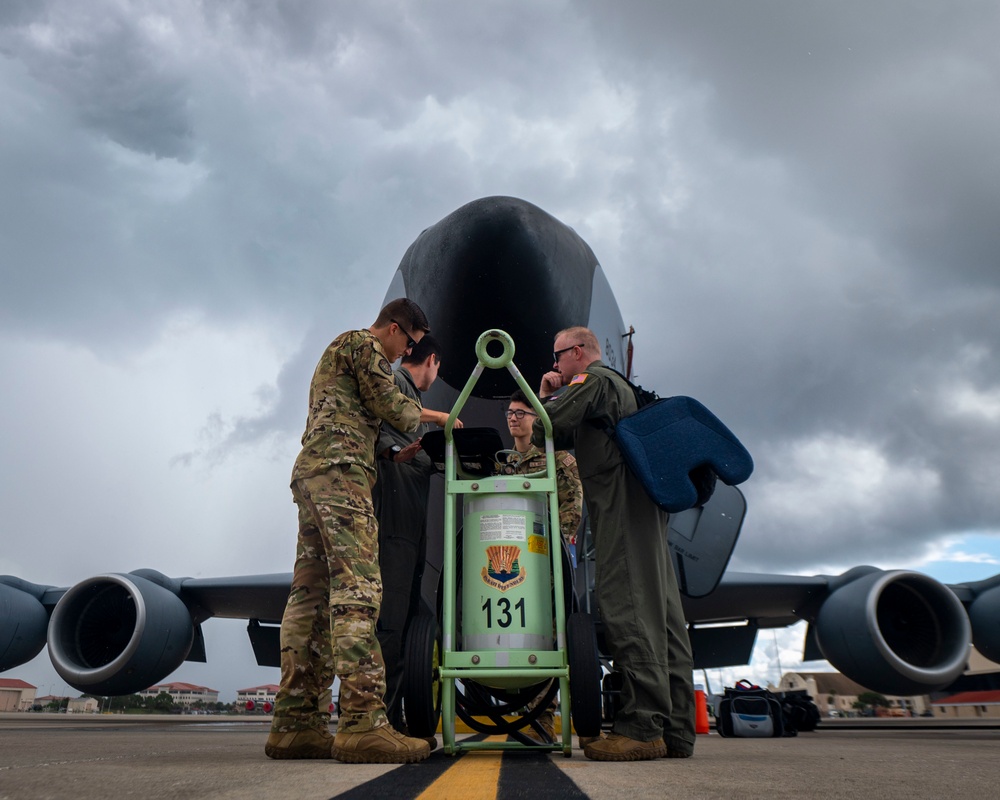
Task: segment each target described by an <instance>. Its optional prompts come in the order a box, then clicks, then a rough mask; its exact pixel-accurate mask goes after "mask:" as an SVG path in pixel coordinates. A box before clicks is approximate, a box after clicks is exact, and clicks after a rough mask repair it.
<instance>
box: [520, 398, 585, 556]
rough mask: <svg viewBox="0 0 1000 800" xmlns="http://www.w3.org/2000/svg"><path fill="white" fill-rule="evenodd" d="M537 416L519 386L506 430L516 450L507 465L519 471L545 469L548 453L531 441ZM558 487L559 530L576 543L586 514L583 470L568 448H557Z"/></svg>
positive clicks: (564, 536) (572, 542) (571, 542)
mask: <svg viewBox="0 0 1000 800" xmlns="http://www.w3.org/2000/svg"><path fill="white" fill-rule="evenodd" d="M537 417H538V415H537V414H536V413H535V412H534V411H533V410H532V409H531V404H530V403H529V402H528V398H527V397H525V395H524V392H522V391H521V390H520V389H517V390H516V391H515V392H514V394H512V395H511V398H510V404H509V405H508V406H507V430H509V431H510V435H511V436H512V437H513V438H514V449H515V450H517V452H518V455H514V454H513V453H512V454H511V455H510V456H509V457H508V459H507V463H508V464H516V465H517V471H518V472H521V473H524V472H540V471H541V470H544V469H545V452H544V451H543V450H539V449H538V448H537V447H535V446H534V445H533V444H532V443H531V425H532V423H533V422H534V421H535V419H536V418H537ZM556 488H557V489H558V494H559V530H560V531H561V532H562V535H563V538H564V539H566V540H567V541H568V542H570V544H575V543H576V531H577V528H579V527H580V519H581V517H582V516H583V488H582V487H581V486H580V472H579V470H577V468H576V459H575V458H573V456H572V455H570V454H569V453H567V452H566V451H565V450H557V451H556Z"/></svg>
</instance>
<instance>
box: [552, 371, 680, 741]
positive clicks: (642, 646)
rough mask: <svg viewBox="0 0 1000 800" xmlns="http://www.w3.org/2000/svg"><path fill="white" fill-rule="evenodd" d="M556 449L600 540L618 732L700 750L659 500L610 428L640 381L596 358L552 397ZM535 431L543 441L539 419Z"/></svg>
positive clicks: (601, 594) (600, 590)
mask: <svg viewBox="0 0 1000 800" xmlns="http://www.w3.org/2000/svg"><path fill="white" fill-rule="evenodd" d="M545 410H546V411H547V412H548V414H549V417H550V419H551V420H552V430H553V437H554V444H555V447H556V448H557V449H571V448H572V449H574V450H575V451H576V460H577V466H578V467H579V469H580V479H581V481H582V483H583V495H584V499H585V500H586V503H587V509H588V510H589V512H590V525H591V531H592V532H593V536H594V546H595V550H596V565H595V566H596V588H597V603H598V606H599V609H600V615H601V619H602V621H603V622H604V630H605V638H606V641H607V644H608V648H609V651H610V655H611V657H612V659H613V661H614V666H615V669H616V670H618V671H619V672H621V674H622V678H623V681H624V683H623V687H622V694H621V701H622V702H621V709H620V711H619V712H618V715H617V716H616V717H615V721H614V731H615V733H618V734H621V735H623V736H627V737H629V738H631V739H636V740H638V741H646V742H649V741H655V740H656V739H659V738H660V737H661V736H662V737H663V738H664V739H665V740H666V743H667V746H668V747H669V748H670V749H671V750H674V751H678V752H683V753H691V752H692V751H693V750H694V741H695V732H694V708H695V706H694V686H693V681H692V670H693V659H692V656H691V644H690V641H689V639H688V634H687V627H686V624H685V620H684V611H683V609H682V607H681V598H680V592H679V590H678V588H677V579H676V576H675V575H674V570H673V565H672V564H671V561H670V554H669V551H668V548H667V514H666V513H665V512H663V511H662V510H660V508H659V507H658V506H656V505H655V504H654V503H653V501H652V500H650V498H649V496H648V495H647V494H646V492H645V490H644V489H643V488H642V484H640V483H639V481H638V479H636V478H635V476H633V475H632V473H631V472H630V471H629V469H628V467H627V465H626V464H625V462H624V461H623V459H622V455H621V453H620V452H619V450H618V446H617V445H616V444H615V442H614V440H613V439H612V438H611V437H610V436H608V434H607V433H606V432H605V430H604V425H605V424H607V425H611V426H614V425H615V424H617V422H618V420H619V419H621V418H622V417H624V416H627V415H629V414H631V413H633V412H634V411H635V410H636V403H635V397H634V395H633V393H632V389H631V388H630V387H629V386H628V384H627V383H626V382H625V381H623V380H622V379H621V377H619V376H618V375H617V374H615V372H614V371H613V370H610V369H608V368H607V367H606V366H605V365H604V364H603V363H602V362H600V361H595V362H594V363H592V364H591V365H590V366H589V367H587V369H586V370H584V372H582V373H580V374H578V375H575V376H574V377H573V378H572V379H571V380H570V381H569V384H568V385H567V387H566V388H565V390H564V391H563V392H562V393H561V394H560V395H559V396H558V397H555V398H551V399H549V401H548V402H547V404H546V406H545ZM532 441H533V442H534V443H535V444H536V445H539V446H541V445H542V444H544V441H545V433H544V429H543V428H542V425H541V422H540V421H539V420H536V421H535V424H534V427H533V429H532Z"/></svg>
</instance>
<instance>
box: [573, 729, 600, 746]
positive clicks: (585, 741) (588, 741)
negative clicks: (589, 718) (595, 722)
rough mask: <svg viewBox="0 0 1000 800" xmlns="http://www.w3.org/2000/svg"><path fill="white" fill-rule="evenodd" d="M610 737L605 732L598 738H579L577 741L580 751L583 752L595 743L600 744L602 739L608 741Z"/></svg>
mask: <svg viewBox="0 0 1000 800" xmlns="http://www.w3.org/2000/svg"><path fill="white" fill-rule="evenodd" d="M607 738H608V736H607V734H606V733H605V732H604V731H601V732H600V733H599V734H598V735H597V736H577V737H576V741H577V745H579V747H580V749H581V750H583V749H584V748H585V747H586V746H587V745H588V744H592V743H593V742H599V741H600V740H601V739H607Z"/></svg>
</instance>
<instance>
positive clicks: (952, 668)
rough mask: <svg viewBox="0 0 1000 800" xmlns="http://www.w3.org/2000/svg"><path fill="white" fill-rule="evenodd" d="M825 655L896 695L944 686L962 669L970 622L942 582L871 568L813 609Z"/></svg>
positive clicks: (858, 678) (868, 683) (869, 685)
mask: <svg viewBox="0 0 1000 800" xmlns="http://www.w3.org/2000/svg"><path fill="white" fill-rule="evenodd" d="M815 630H816V639H817V643H818V644H819V647H820V650H821V651H822V653H823V656H824V657H825V658H826V659H827V660H828V661H829V662H830V663H831V664H833V666H835V667H836V668H837V669H839V670H840V671H841V672H843V673H844V674H845V675H847V676H848V677H849V678H851V679H852V680H854V681H857V682H858V683H861V684H863V685H864V686H865V687H866V688H868V689H872V690H874V691H876V692H881V693H883V694H892V695H911V694H926V693H928V692H932V691H936V690H939V689H943V688H944V687H946V686H948V685H950V684H951V683H953V682H954V681H955V679H956V678H958V676H959V675H961V674H962V671H963V670H964V669H965V665H966V663H967V662H968V658H969V643H970V640H971V636H972V634H971V628H970V625H969V619H968V617H967V616H966V613H965V609H964V608H963V607H962V604H961V602H959V600H958V598H957V597H956V596H955V595H954V593H953V592H952V591H951V590H950V589H948V587H946V586H945V585H943V584H941V583H938V582H937V581H936V580H934V579H933V578H930V577H928V576H926V575H921V574H919V573H916V572H907V571H901V570H897V571H892V572H882V571H878V570H876V571H874V572H870V573H868V574H866V575H863V576H862V577H860V578H857V579H856V580H853V581H851V582H849V583H847V584H845V585H844V586H841V587H840V588H838V589H836V590H835V591H834V592H833V593H832V594H831V595H830V597H828V598H827V599H826V601H825V602H824V603H823V605H822V606H821V607H820V610H819V613H818V615H817V617H816V627H815Z"/></svg>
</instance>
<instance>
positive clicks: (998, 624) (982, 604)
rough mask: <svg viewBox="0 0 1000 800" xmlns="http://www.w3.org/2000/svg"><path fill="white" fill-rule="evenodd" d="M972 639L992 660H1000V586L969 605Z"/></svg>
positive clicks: (989, 590) (984, 593) (977, 647)
mask: <svg viewBox="0 0 1000 800" xmlns="http://www.w3.org/2000/svg"><path fill="white" fill-rule="evenodd" d="M969 621H970V622H971V623H972V641H973V642H974V643H975V645H976V649H977V650H978V651H979V652H980V653H982V654H983V655H984V656H986V657H987V658H988V659H990V661H1000V586H994V587H993V588H992V589H987V590H986V591H985V592H983V593H982V594H980V595H979V596H978V597H977V598H976V599H975V600H973V601H972V605H970V606H969Z"/></svg>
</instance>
